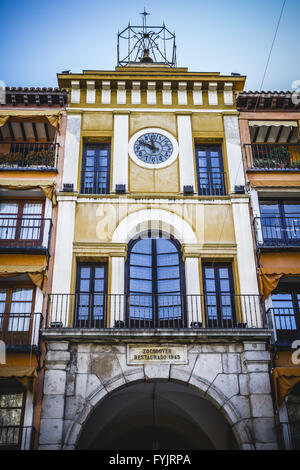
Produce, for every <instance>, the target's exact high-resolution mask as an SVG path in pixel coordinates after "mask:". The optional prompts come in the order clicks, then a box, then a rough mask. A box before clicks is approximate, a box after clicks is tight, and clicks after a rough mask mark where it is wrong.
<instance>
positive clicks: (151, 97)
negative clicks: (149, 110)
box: [147, 82, 156, 104]
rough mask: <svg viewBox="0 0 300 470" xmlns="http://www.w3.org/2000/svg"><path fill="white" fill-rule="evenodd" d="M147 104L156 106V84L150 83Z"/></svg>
mask: <svg viewBox="0 0 300 470" xmlns="http://www.w3.org/2000/svg"><path fill="white" fill-rule="evenodd" d="M147 104H156V82H148V88H147Z"/></svg>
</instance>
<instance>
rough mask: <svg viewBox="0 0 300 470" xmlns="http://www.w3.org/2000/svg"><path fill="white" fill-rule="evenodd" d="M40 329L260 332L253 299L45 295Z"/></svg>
mask: <svg viewBox="0 0 300 470" xmlns="http://www.w3.org/2000/svg"><path fill="white" fill-rule="evenodd" d="M46 325H47V326H46V327H48V328H49V327H50V328H58V329H61V328H71V329H116V330H120V329H124V328H125V329H126V328H127V329H131V330H132V329H137V330H138V329H141V330H149V329H160V328H166V329H182V328H184V329H197V330H199V329H207V330H208V329H221V330H228V329H233V330H244V331H245V332H246V330H249V329H252V328H253V329H254V328H255V329H258V328H266V317H265V314H264V310H263V302H262V298H261V296H259V295H231V294H222V295H215V294H211V295H159V294H158V295H140V294H88V293H75V294H50V295H49V296H48V308H47V320H46Z"/></svg>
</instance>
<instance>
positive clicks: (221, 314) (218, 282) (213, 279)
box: [202, 263, 237, 328]
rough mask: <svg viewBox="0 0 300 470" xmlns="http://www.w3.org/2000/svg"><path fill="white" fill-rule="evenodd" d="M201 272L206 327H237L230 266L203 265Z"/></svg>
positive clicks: (218, 264) (217, 264)
mask: <svg viewBox="0 0 300 470" xmlns="http://www.w3.org/2000/svg"><path fill="white" fill-rule="evenodd" d="M202 270H203V285H204V304H205V322H206V325H207V327H208V328H231V327H233V326H237V323H236V311H235V310H236V309H235V296H234V286H233V276H232V268H231V265H230V264H221V263H214V264H211V263H203V265H202Z"/></svg>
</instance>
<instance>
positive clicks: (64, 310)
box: [50, 195, 76, 326]
mask: <svg viewBox="0 0 300 470" xmlns="http://www.w3.org/2000/svg"><path fill="white" fill-rule="evenodd" d="M58 204H59V209H58V221H57V233H56V251H55V261H54V267H53V283H52V292H53V294H70V288H71V273H72V255H73V240H74V227H75V207H76V197H75V196H67V195H66V196H59V197H58ZM68 301H69V300H68V299H67V297H65V296H62V295H60V296H57V297H55V300H54V302H53V303H52V307H53V308H52V311H53V315H54V316H53V318H51V319H50V321H55V322H62V323H63V324H64V326H67V314H68V313H69V310H68V305H67V303H68Z"/></svg>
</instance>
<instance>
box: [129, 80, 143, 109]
mask: <svg viewBox="0 0 300 470" xmlns="http://www.w3.org/2000/svg"><path fill="white" fill-rule="evenodd" d="M131 104H141V82H132V90H131Z"/></svg>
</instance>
